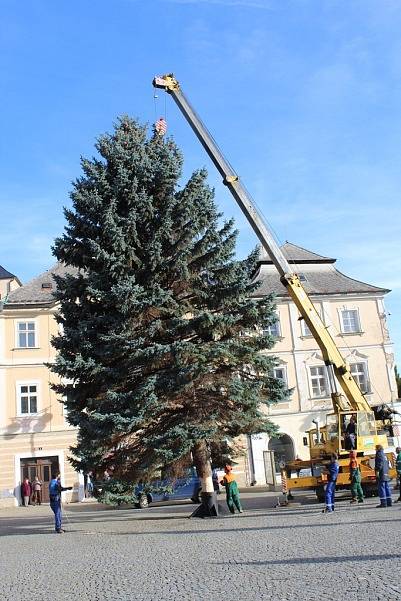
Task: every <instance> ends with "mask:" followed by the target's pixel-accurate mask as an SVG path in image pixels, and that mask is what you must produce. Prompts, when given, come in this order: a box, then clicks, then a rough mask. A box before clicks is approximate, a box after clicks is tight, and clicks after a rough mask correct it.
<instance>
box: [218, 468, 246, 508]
mask: <svg viewBox="0 0 401 601" xmlns="http://www.w3.org/2000/svg"><path fill="white" fill-rule="evenodd" d="M232 469H233V468H232V466H231V465H226V466H225V468H224V472H225V473H224V476H223V479H222V480H221V481H220V484H221V485H222V486H224V487H225V489H226V501H227V505H228V509H229V510H230V512H231V513H235V508H237V509H238V511H239V513H243V509H242V507H241V502H240V499H239V490H238V484H237V482H236V480H235V476H234V474H233V473H232Z"/></svg>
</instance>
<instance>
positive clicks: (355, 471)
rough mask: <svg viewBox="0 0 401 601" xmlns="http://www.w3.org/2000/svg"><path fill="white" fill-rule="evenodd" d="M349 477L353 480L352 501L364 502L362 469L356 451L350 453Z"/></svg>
mask: <svg viewBox="0 0 401 601" xmlns="http://www.w3.org/2000/svg"><path fill="white" fill-rule="evenodd" d="M349 478H350V481H351V497H352V499H351V503H356V502H358V503H363V490H362V485H361V470H360V468H359V465H358V460H357V458H356V451H351V452H350V454H349Z"/></svg>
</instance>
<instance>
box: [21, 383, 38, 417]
mask: <svg viewBox="0 0 401 601" xmlns="http://www.w3.org/2000/svg"><path fill="white" fill-rule="evenodd" d="M17 397H18V398H17V403H18V414H19V415H36V414H37V412H38V385H37V384H18V385H17Z"/></svg>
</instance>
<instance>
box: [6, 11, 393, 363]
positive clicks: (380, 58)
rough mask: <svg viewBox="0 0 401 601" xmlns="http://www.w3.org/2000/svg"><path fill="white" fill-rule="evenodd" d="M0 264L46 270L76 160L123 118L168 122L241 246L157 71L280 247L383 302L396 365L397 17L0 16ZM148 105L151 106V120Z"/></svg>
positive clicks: (244, 234)
mask: <svg viewBox="0 0 401 601" xmlns="http://www.w3.org/2000/svg"><path fill="white" fill-rule="evenodd" d="M1 13H2V19H1V23H0V68H1V79H0V81H1V83H0V86H1V90H0V92H1V98H2V110H1V114H0V120H1V142H0V144H1V147H0V151H1V161H0V182H1V184H0V208H1V213H0V215H1V222H2V228H1V237H0V264H1V265H3V266H4V267H5V268H6V269H8V270H10V271H12V272H13V273H15V274H17V275H18V276H19V277H20V278H21V279H22V280H23V281H27V280H28V279H30V278H31V277H33V276H35V275H37V274H39V273H40V272H42V271H44V270H45V269H47V268H48V267H49V266H50V265H51V264H52V263H53V262H54V259H53V257H52V256H51V251H50V246H51V244H52V240H53V238H54V237H55V236H56V235H58V234H59V233H60V232H61V231H62V228H63V223H64V218H63V213H62V207H63V206H64V205H67V204H68V202H69V199H68V192H69V190H70V189H71V181H72V180H73V179H74V178H75V177H77V176H78V175H79V173H80V167H79V158H80V156H81V155H84V156H88V155H91V154H93V144H94V141H95V138H96V137H97V136H98V135H99V134H101V133H103V132H105V131H110V129H111V127H112V123H113V122H114V121H115V119H116V116H117V115H119V114H121V113H128V114H130V115H132V116H134V117H138V118H139V119H140V120H141V121H148V122H149V123H152V122H153V121H154V120H155V118H157V117H159V116H160V115H166V117H167V121H168V124H169V133H170V134H171V135H173V136H174V137H175V139H176V141H177V143H178V144H179V146H180V147H181V149H182V150H183V152H184V155H185V160H186V162H185V175H186V176H188V175H189V174H190V173H191V171H192V170H193V169H195V168H197V167H199V166H203V165H206V166H207V167H208V169H209V174H210V182H211V184H212V185H214V186H215V187H216V195H217V199H218V202H219V205H220V207H221V209H222V210H223V211H224V213H225V215H227V216H231V215H234V216H235V217H236V220H237V225H238V228H239V229H240V237H239V245H238V253H239V255H240V256H242V255H244V254H245V252H247V251H248V250H249V249H250V248H252V247H253V246H254V244H255V242H256V240H255V238H254V235H253V233H252V232H251V230H250V228H249V226H248V225H247V223H246V222H245V220H244V218H243V217H242V215H241V213H240V212H239V210H238V209H237V208H236V207H235V206H234V205H233V201H232V200H231V197H230V196H229V194H228V192H227V190H225V188H224V187H223V186H222V184H221V182H220V177H219V176H218V175H217V174H216V172H215V169H214V167H213V166H212V165H211V164H210V163H209V161H208V159H207V158H206V156H205V153H204V151H203V149H202V148H201V146H200V145H199V143H198V142H197V141H196V140H195V138H194V135H193V133H192V131H191V130H190V129H189V127H188V125H187V124H186V122H185V121H184V119H183V117H182V116H181V115H180V114H179V113H178V110H177V109H176V107H175V105H174V103H173V101H172V100H171V99H170V98H168V97H167V98H165V97H164V96H165V95H163V93H161V92H160V93H159V98H158V99H157V100H155V99H154V98H153V89H152V86H151V80H152V77H153V76H154V75H155V74H160V73H165V72H170V71H173V72H174V73H175V75H176V76H177V78H178V79H179V80H180V82H181V83H182V87H183V89H184V90H185V92H186V93H187V95H188V97H189V98H190V99H191V101H192V102H193V104H194V106H195V108H196V109H197V111H198V112H199V114H200V115H201V117H202V118H203V120H204V121H205V122H206V124H207V126H208V128H209V129H210V130H211V131H212V133H213V134H214V136H215V138H216V139H217V140H218V142H219V145H220V146H221V148H222V149H223V151H224V152H225V154H226V155H227V158H228V159H229V161H230V162H231V163H232V164H233V165H234V167H235V169H236V170H237V172H238V173H239V174H240V176H241V177H242V179H243V181H244V183H245V184H246V186H247V187H248V189H249V190H250V191H251V193H252V194H253V196H254V197H255V199H256V200H257V202H258V204H259V206H260V207H261V208H262V211H263V213H264V214H265V216H266V218H267V219H268V221H269V222H270V224H271V225H272V227H273V228H274V231H275V232H276V234H277V236H278V238H279V240H280V241H281V242H283V241H285V240H290V241H291V242H294V243H296V244H299V245H301V246H304V247H306V248H308V249H310V250H313V251H315V252H317V253H320V254H323V255H327V256H332V257H336V258H337V259H338V262H337V266H338V267H339V269H340V270H341V271H343V272H345V273H347V274H348V275H350V276H352V277H356V278H357V279H360V280H363V281H366V282H369V283H372V284H375V285H378V286H383V287H385V288H391V289H392V292H391V293H390V295H388V297H387V309H388V311H389V312H390V313H391V316H390V317H389V324H390V332H391V335H392V338H393V340H394V341H395V343H396V350H397V353H398V357H399V360H398V363H399V364H400V362H401V355H400V350H401V317H400V311H399V307H400V300H401V271H400V269H399V260H400V241H399V238H400V236H399V231H400V222H401V202H400V198H399V197H400V190H401V144H400V140H401V120H400V115H401V109H400V107H401V37H400V35H399V32H400V30H401V3H400V2H399V0H377V1H371V0H360V1H356V0H355V1H354V0H348V1H345V0H341V1H336V0H291V1H290V0H287V1H286V0H249V1H248V0H147V2H144V1H142V0H139V1H136V0H113V2H111V1H110V0H69V1H68V2H67V1H64V2H54V0H25V2H24V3H23V6H22V5H21V3H16V2H15V1H14V0H2V10H1ZM155 104H156V106H155Z"/></svg>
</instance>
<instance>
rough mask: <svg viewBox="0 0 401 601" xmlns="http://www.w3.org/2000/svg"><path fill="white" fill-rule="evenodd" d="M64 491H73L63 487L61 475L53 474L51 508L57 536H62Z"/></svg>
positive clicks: (68, 487) (50, 485)
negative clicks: (62, 500) (62, 495)
mask: <svg viewBox="0 0 401 601" xmlns="http://www.w3.org/2000/svg"><path fill="white" fill-rule="evenodd" d="M64 490H72V486H67V487H64V486H61V479H60V474H53V475H52V479H51V481H50V484H49V497H50V507H51V510H52V511H53V513H54V525H55V530H56V532H57V534H62V533H63V532H64V530H63V529H62V527H61V517H62V516H61V493H62V492H63V491H64Z"/></svg>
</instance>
